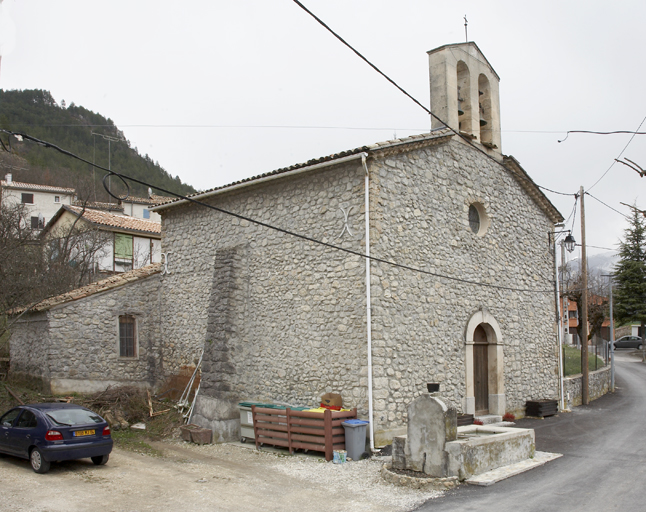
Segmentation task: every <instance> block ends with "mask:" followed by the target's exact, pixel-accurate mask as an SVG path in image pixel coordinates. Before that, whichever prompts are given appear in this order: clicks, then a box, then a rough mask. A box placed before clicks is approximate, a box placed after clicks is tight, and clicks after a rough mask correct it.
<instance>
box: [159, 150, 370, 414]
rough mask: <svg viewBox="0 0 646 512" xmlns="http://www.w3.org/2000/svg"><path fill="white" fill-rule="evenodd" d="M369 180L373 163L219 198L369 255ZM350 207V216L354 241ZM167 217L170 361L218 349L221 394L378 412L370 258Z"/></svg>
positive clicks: (213, 218) (231, 224)
mask: <svg viewBox="0 0 646 512" xmlns="http://www.w3.org/2000/svg"><path fill="white" fill-rule="evenodd" d="M363 181H364V171H363V169H362V167H361V164H360V163H357V162H350V163H347V164H345V165H337V166H334V167H330V168H327V169H325V170H323V171H320V172H317V173H310V174H307V175H300V176H297V177H293V178H290V179H287V180H277V181H275V182H270V183H266V184H263V185H259V186H254V187H249V188H248V189H243V190H242V191H239V192H237V193H230V194H227V195H221V196H216V197H214V198H212V199H210V200H209V201H210V202H211V203H212V204H214V205H216V206H217V207H218V208H223V209H224V210H228V211H232V212H235V213H239V214H241V215H245V216H248V217H250V218H253V219H257V220H259V221H262V222H267V223H270V224H273V225H275V226H278V227H281V228H285V229H288V230H292V231H295V232H298V233H302V234H303V235H306V236H309V237H312V238H315V239H318V240H322V241H326V242H329V243H333V244H338V245H341V246H343V247H346V248H349V249H352V250H354V251H360V252H363V251H364V243H363V240H362V237H363V230H362V223H363V222H364V219H363V214H362V210H363V208H362V205H363ZM341 208H344V209H345V210H346V211H348V210H349V219H348V228H349V230H350V233H351V234H350V233H349V232H348V230H347V229H346V230H345V232H344V215H343V211H342V210H341ZM162 216H163V247H164V251H169V250H170V251H172V253H171V255H170V260H169V261H170V267H169V269H170V271H171V273H170V274H169V275H166V276H164V279H163V283H164V297H165V313H164V321H165V324H164V333H165V337H166V339H167V341H168V345H169V350H168V353H167V354H166V359H167V360H178V359H180V360H181V357H179V358H178V357H174V354H175V353H176V352H177V351H178V349H179V348H180V347H188V348H190V349H191V350H192V351H193V353H192V357H195V356H199V353H200V351H201V350H202V347H203V346H204V344H205V342H207V343H206V345H207V350H206V355H205V363H204V365H205V366H204V370H203V371H204V375H203V377H204V380H205V381H206V383H205V386H207V391H206V392H207V393H210V394H211V395H212V396H215V397H217V396H219V392H220V391H226V393H227V394H228V396H229V397H231V399H232V400H255V401H279V402H285V403H289V404H293V405H317V404H318V403H319V401H320V397H321V395H322V394H324V393H325V392H329V391H335V392H339V393H342V395H343V397H344V399H345V404H346V405H347V406H350V407H354V406H358V407H359V408H360V409H361V410H362V411H363V413H364V414H365V413H366V412H367V402H366V396H367V390H366V388H365V386H362V385H361V384H360V382H359V378H360V375H366V374H367V373H366V372H367V369H366V365H367V349H366V334H365V333H366V328H365V321H366V320H365V267H364V265H363V262H362V261H361V260H360V258H359V257H358V256H354V255H349V254H346V253H341V252H338V251H334V250H331V249H328V248H325V247H321V246H320V245H318V244H313V243H311V242H307V241H305V240H301V239H298V238H295V237H293V236H290V235H286V234H284V233H280V232H277V231H274V230H270V229H267V228H264V227H260V226H256V225H254V224H252V223H249V222H247V221H245V220H240V219H237V218H233V217H231V216H227V215H224V214H222V213H219V212H215V211H213V210H207V209H206V208H203V207H199V206H184V207H176V208H174V209H172V210H170V211H168V212H166V213H165V212H162ZM342 232H343V235H342ZM234 248H235V250H234ZM227 254H230V256H231V258H232V260H231V261H230V263H227V264H225V260H224V259H226V258H227V257H228V256H225V255H227ZM221 257H222V258H224V259H219V258H221ZM216 261H217V262H218V264H217V265H216ZM227 265H229V266H227ZM227 276H228V277H227ZM225 282H226V283H228V284H226V285H225ZM209 312H211V313H209ZM219 315H221V318H218V316H219ZM218 331H219V332H218ZM208 340H211V343H209V342H208ZM225 349H226V350H225ZM187 357H190V356H188V354H187ZM166 368H167V369H168V367H166ZM218 368H220V370H223V371H221V375H220V376H219V377H218V376H216V373H217V372H216V371H214V370H217V369H218ZM209 386H211V387H210V388H209Z"/></svg>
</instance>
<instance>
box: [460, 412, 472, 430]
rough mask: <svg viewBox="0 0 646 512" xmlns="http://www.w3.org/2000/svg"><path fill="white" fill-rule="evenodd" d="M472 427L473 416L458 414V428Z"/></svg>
mask: <svg viewBox="0 0 646 512" xmlns="http://www.w3.org/2000/svg"><path fill="white" fill-rule="evenodd" d="M465 425H473V414H458V427H464V426H465Z"/></svg>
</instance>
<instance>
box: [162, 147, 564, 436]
mask: <svg viewBox="0 0 646 512" xmlns="http://www.w3.org/2000/svg"><path fill="white" fill-rule="evenodd" d="M368 166H369V169H370V179H371V184H370V194H371V203H370V215H371V251H372V255H373V256H375V257H377V258H382V259H384V260H388V261H395V262H397V263H399V264H403V265H408V266H410V267H414V268H417V269H421V270H422V271H423V272H425V273H420V272H415V271H411V270H409V269H405V268H401V267H395V266H392V265H388V264H385V263H379V262H373V263H371V272H372V279H371V286H372V315H373V316H372V336H373V358H374V359H373V362H374V369H373V377H374V406H375V418H374V421H375V430H376V431H377V432H381V433H383V434H384V438H387V437H388V435H389V434H388V432H396V431H398V430H401V429H402V428H405V424H406V409H407V405H408V404H409V403H410V401H411V400H412V399H414V398H415V397H417V396H419V395H420V394H421V393H423V392H425V391H426V389H425V386H426V383H427V382H439V383H440V386H441V387H440V391H441V392H442V395H443V396H444V397H446V398H447V400H448V402H449V404H450V405H451V406H453V407H455V408H457V409H458V410H460V411H463V410H464V408H465V401H466V384H465V382H466V380H467V377H466V368H465V365H466V361H465V354H466V347H465V329H466V326H467V323H468V322H469V319H470V318H471V317H472V316H473V315H474V313H476V312H477V311H480V310H487V311H488V312H489V313H490V314H492V315H493V316H494V317H495V319H496V320H497V322H498V323H499V325H500V329H501V333H502V336H501V339H500V340H498V343H500V344H502V347H503V366H504V378H503V381H504V386H505V391H504V393H505V396H506V401H507V408H508V410H511V411H520V410H522V408H523V407H524V404H525V401H526V400H528V399H539V398H555V397H556V396H557V389H558V380H557V349H556V331H555V326H554V301H553V293H551V292H550V290H551V289H552V279H553V266H552V258H551V256H550V254H549V251H548V235H547V232H548V231H549V230H550V228H551V224H550V222H549V220H548V218H547V217H546V216H545V214H544V213H543V212H542V210H541V209H540V208H539V207H538V206H537V204H536V203H535V202H534V201H533V200H532V199H530V198H529V197H528V195H527V194H526V193H525V192H524V191H523V190H522V189H521V187H520V185H519V184H518V182H517V180H516V179H515V178H514V177H513V176H512V174H511V172H509V171H507V170H505V169H503V168H501V167H500V166H498V165H496V164H494V163H493V162H491V161H490V160H488V159H487V158H485V157H484V156H483V155H481V154H479V153H478V152H477V151H476V150H474V149H472V148H469V147H467V146H465V145H464V144H463V143H461V142H459V141H455V140H452V141H450V142H444V143H442V144H440V145H434V146H429V145H427V146H426V147H424V146H420V147H419V148H417V149H414V150H411V151H409V152H407V153H397V152H395V151H392V152H390V153H383V154H379V153H373V154H372V156H371V158H369V159H368ZM206 200H207V201H208V202H209V203H210V204H212V205H214V206H216V207H217V208H222V209H224V210H227V211H230V212H234V213H237V214H240V215H244V216H247V217H250V218H253V219H257V220H259V221H262V222H266V223H269V224H272V225H274V226H278V227H281V228H285V229H288V230H291V231H295V232H297V233H301V234H303V235H305V236H308V237H312V238H314V239H317V240H321V241H323V242H328V243H331V244H335V245H339V246H341V247H343V248H347V249H350V250H352V251H356V252H360V253H363V252H364V251H365V231H364V207H363V204H364V170H363V168H362V166H361V164H360V162H359V161H351V162H347V163H345V164H339V165H334V166H330V167H328V168H324V169H321V170H318V171H314V172H310V173H307V174H301V175H298V176H292V177H286V178H282V179H278V180H275V181H270V182H266V183H258V184H255V185H252V186H249V187H247V188H243V189H240V190H237V191H232V192H227V193H224V194H220V195H216V196H212V197H210V198H208V199H206ZM474 202H478V203H480V204H482V205H483V207H484V208H485V210H486V212H487V215H488V216H489V220H490V227H489V229H488V231H487V233H486V234H484V236H478V235H476V234H474V233H473V232H472V231H471V230H470V227H469V221H468V211H469V206H470V204H472V203H474ZM344 212H345V213H347V214H348V223H347V226H346V225H345V222H344ZM162 218H163V247H164V251H171V255H170V259H169V262H170V266H169V270H170V271H171V273H170V274H169V275H166V276H164V278H163V287H164V306H163V307H164V309H163V321H164V328H163V329H164V336H165V339H166V342H167V351H166V353H165V361H168V362H169V365H177V364H181V361H182V360H184V359H186V360H192V358H194V357H197V356H199V353H200V351H201V350H202V348H203V347H204V346H205V342H208V343H207V345H206V357H205V370H204V371H205V378H206V381H207V383H208V384H207V391H205V393H208V395H209V396H211V397H214V398H217V397H218V396H222V393H226V397H227V399H228V400H230V401H231V402H232V403H233V402H235V401H237V400H254V401H277V402H284V403H287V404H291V405H312V404H317V403H318V401H319V399H320V396H321V395H322V394H323V393H325V392H328V391H333V392H338V393H340V394H342V396H343V398H344V405H345V406H347V407H357V408H358V412H359V415H360V416H362V417H367V413H368V401H367V397H368V389H367V387H368V378H367V375H368V367H367V360H368V358H367V334H366V332H367V331H366V302H365V300H366V299H365V295H366V283H365V262H364V260H363V259H362V258H361V257H360V256H358V255H353V254H348V253H344V252H341V251H338V250H333V249H330V248H325V247H322V246H320V245H317V244H314V243H311V242H308V241H306V240H303V239H299V238H295V237H292V236H290V235H287V234H284V233H280V232H277V231H274V230H270V229H267V228H265V227H262V226H257V225H255V224H253V223H250V222H248V221H246V220H242V219H239V218H235V217H232V216H229V215H226V214H223V213H221V212H217V211H214V210H208V209H205V208H203V207H200V206H197V205H183V206H181V205H180V206H176V207H173V208H171V209H168V210H162ZM441 276H452V277H456V278H458V279H462V280H468V281H477V282H484V283H487V284H490V285H492V287H480V286H475V285H473V284H469V283H465V282H464V281H457V280H452V279H448V278H446V277H441ZM504 287H508V288H514V289H526V290H529V291H511V290H507V289H504ZM165 368H166V370H167V371H168V370H169V366H165ZM501 378H502V377H501ZM503 398H504V397H503Z"/></svg>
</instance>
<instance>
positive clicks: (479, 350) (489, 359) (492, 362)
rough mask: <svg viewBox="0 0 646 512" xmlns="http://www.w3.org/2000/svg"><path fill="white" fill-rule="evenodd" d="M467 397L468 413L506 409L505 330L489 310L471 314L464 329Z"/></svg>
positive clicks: (486, 412)
mask: <svg viewBox="0 0 646 512" xmlns="http://www.w3.org/2000/svg"><path fill="white" fill-rule="evenodd" d="M465 351H466V353H465V361H466V397H465V401H464V404H463V407H464V408H463V410H464V411H465V412H466V413H468V414H477V415H484V414H497V415H502V414H504V413H505V405H506V404H505V378H504V364H503V358H504V354H503V344H502V333H501V332H500V326H499V325H498V322H497V321H496V319H495V318H494V317H493V316H492V315H491V314H489V313H488V312H487V311H484V310H483V311H478V312H476V313H475V314H474V315H472V317H471V318H470V320H469V322H468V324H467V328H466V332H465Z"/></svg>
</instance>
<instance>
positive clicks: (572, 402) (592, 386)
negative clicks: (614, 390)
mask: <svg viewBox="0 0 646 512" xmlns="http://www.w3.org/2000/svg"><path fill="white" fill-rule="evenodd" d="M582 380H583V377H582V375H581V374H579V375H572V376H571V377H565V378H564V379H563V390H564V391H565V400H566V402H567V405H568V406H569V407H578V406H579V405H581V404H582V403H583V399H582V397H583V390H582V385H583V383H582ZM609 389H610V366H606V367H605V368H602V369H601V370H597V371H594V372H590V373H589V374H588V394H589V395H590V400H596V399H597V398H599V397H601V396H603V395H605V394H606V393H607V392H608V390H609ZM568 395H569V398H568Z"/></svg>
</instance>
